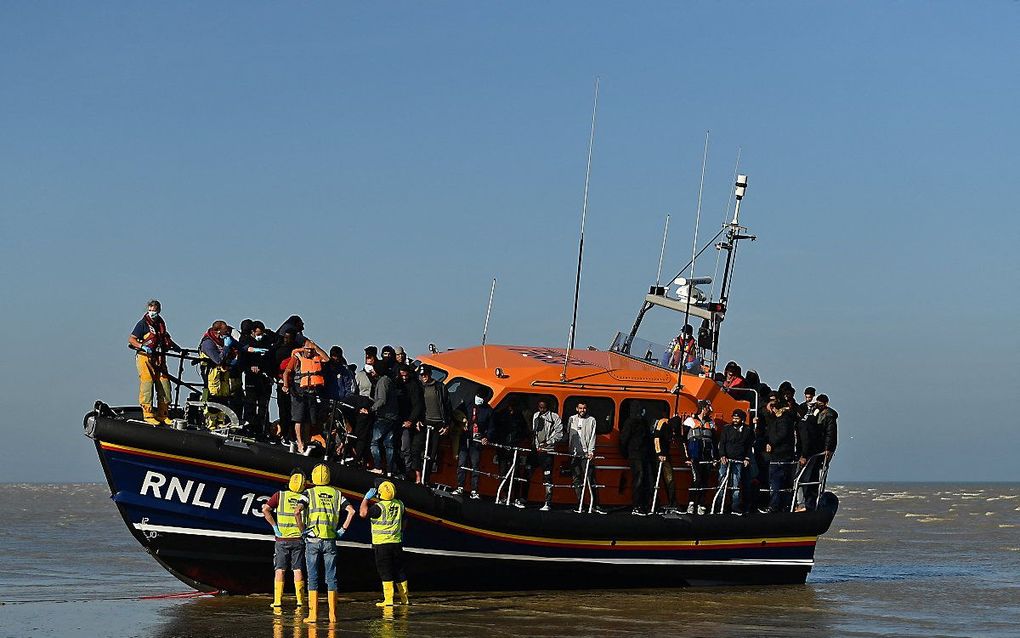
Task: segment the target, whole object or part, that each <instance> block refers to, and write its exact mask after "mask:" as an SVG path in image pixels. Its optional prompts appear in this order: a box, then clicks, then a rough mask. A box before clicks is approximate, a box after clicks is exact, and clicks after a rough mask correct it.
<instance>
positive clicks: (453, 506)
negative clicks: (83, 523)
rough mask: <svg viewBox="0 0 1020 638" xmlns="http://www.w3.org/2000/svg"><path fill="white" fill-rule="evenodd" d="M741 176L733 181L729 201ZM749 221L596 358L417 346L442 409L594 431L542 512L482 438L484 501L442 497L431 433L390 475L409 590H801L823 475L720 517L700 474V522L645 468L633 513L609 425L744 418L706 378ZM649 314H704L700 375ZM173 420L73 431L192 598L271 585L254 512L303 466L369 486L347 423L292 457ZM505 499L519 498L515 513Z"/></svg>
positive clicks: (348, 550)
mask: <svg viewBox="0 0 1020 638" xmlns="http://www.w3.org/2000/svg"><path fill="white" fill-rule="evenodd" d="M741 181H743V184H741ZM745 186H746V178H745V177H743V176H740V178H738V183H737V187H738V197H737V202H738V210H739V199H740V196H741V195H742V192H743V191H742V189H743V187H745ZM745 231H746V229H744V228H743V227H742V226H740V225H739V222H738V218H737V215H736V214H734V218H733V221H732V222H731V223H729V224H726V225H724V227H723V231H720V234H725V238H724V240H723V241H722V242H720V243H719V244H718V245H717V248H718V249H720V250H726V251H727V252H728V255H727V260H726V268H725V272H724V277H723V286H722V296H721V298H720V299H719V300H716V301H713V300H712V299H707V298H704V297H705V296H704V295H699V294H697V292H698V291H697V289H696V288H695V287H694V284H696V283H698V282H699V281H705V280H704V279H702V280H698V279H693V278H692V279H689V280H688V279H684V278H677V279H676V280H674V283H676V284H677V286H678V287H677V292H672V291H670V290H669V289H668V287H660V286H658V285H656V286H653V287H651V289H650V290H649V293H648V294H647V295H646V296H645V298H644V300H643V303H642V306H641V311H640V312H639V314H638V317H637V320H636V321H635V323H634V327H633V329H632V330H631V331H630V332H629V333H626V334H623V333H621V334H618V335H617V337H616V339H614V340H613V343H612V345H611V346H610V347H609V348H606V349H605V350H599V349H593V348H589V349H574V348H551V347H535V346H518V345H480V346H476V347H470V348H463V349H455V350H449V351H445V352H441V351H439V349H438V348H436V347H434V346H430V348H429V352H427V353H426V354H422V355H421V356H419V357H418V359H417V360H416V362H417V363H418V364H419V365H428V366H430V367H431V368H432V369H433V371H434V372H433V378H435V379H437V380H438V381H440V382H441V383H443V384H445V386H446V389H447V391H448V393H449V395H450V398H451V404H452V405H453V406H454V407H457V406H459V405H470V404H471V401H473V399H474V396H475V395H476V394H478V393H479V390H483V392H482V393H483V394H484V395H486V396H488V397H491V398H490V402H491V404H492V406H493V407H494V409H495V410H496V411H497V412H498V411H500V410H501V409H504V408H506V407H507V406H509V405H511V404H512V405H514V406H515V408H516V409H517V410H519V411H520V412H521V413H522V415H523V417H524V420H525V422H529V421H530V416H531V414H532V413H533V412H534V410H535V408H536V406H537V404H538V402H539V401H544V402H545V403H546V404H547V406H548V407H549V408H550V409H552V410H554V411H556V412H558V413H559V414H560V415H561V416H562V418H563V422H564V424H565V423H566V422H567V418H568V417H569V415H571V414H573V413H574V410H575V408H576V406H577V404H578V403H582V402H583V403H585V404H586V405H587V407H588V411H589V414H591V415H592V416H594V417H595V419H596V424H597V425H596V445H595V453H594V458H593V459H592V461H591V462H592V463H593V466H594V467H593V470H594V471H593V472H592V473H591V476H593V477H594V479H593V480H594V483H593V484H588V482H587V481H585V482H584V483H583V484H582V485H580V486H579V487H580V490H577V489H575V488H576V487H578V486H575V485H574V484H573V480H572V477H570V476H568V475H569V474H570V472H569V469H570V464H571V462H572V461H574V457H572V456H571V455H570V453H569V451H568V449H567V446H566V445H565V444H561V446H562V447H561V448H560V449H559V450H558V451H557V454H556V455H555V456H554V459H555V462H554V467H553V472H552V478H551V479H550V480H549V484H550V486H551V487H552V490H553V504H552V507H551V508H550V509H544V508H541V507H540V504H542V502H543V500H544V490H545V485H544V481H545V479H542V480H541V481H536V482H533V483H528V482H527V476H526V475H525V473H524V472H523V471H521V468H522V467H523V465H524V463H523V461H522V458H523V455H526V454H527V449H526V446H524V444H518V445H514V444H513V443H511V444H506V443H505V442H504V443H502V444H500V445H497V444H495V443H490V444H488V445H487V446H483V449H482V454H481V461H480V465H479V467H477V468H476V469H474V470H472V469H471V468H467V470H468V471H475V472H477V473H478V475H479V492H480V495H481V497H480V498H477V499H473V498H470V497H469V495H467V494H464V493H462V492H458V491H457V490H456V483H457V481H456V474H457V470H458V464H457V454H456V449H455V448H456V445H457V437H455V436H450V435H446V436H439V434H438V433H436V436H437V439H436V441H437V445H436V446H435V451H434V452H433V453H432V455H431V456H430V457H428V458H427V459H426V461H427V462H426V463H425V465H426V468H427V472H426V474H425V477H424V480H423V482H422V483H416V482H414V481H409V480H401V479H399V478H394V479H393V480H394V482H395V484H396V487H397V494H398V497H399V498H400V499H401V500H402V501H403V502H404V504H405V506H406V512H407V516H408V520H407V524H406V528H405V531H404V547H405V552H406V553H407V554H408V556H407V573H408V578H409V580H410V582H412V583H413V586H414V588H415V589H416V590H473V591H477V590H497V591H498V590H506V591H520V590H529V589H567V588H585V589H593V588H629V587H684V586H700V585H782V584H793V583H803V582H805V580H806V578H807V576H808V573H809V572H810V570H811V568H812V566H813V564H814V556H815V547H816V543H817V540H818V538H819V536H821V535H822V534H824V533H825V532H826V531H827V530H828V529H829V526H830V524H831V523H832V520H833V518H834V516H835V514H836V511H837V508H838V500H837V498H836V497H835V496H834V495H833V494H831V493H830V492H827V491H825V488H824V476H825V470H824V469H823V471H822V473H821V478H820V480H819V481H818V482H816V483H815V485H816V486H817V487H818V489H819V498H818V500H817V506H816V507H815V508H814V509H813V510H811V511H808V512H797V513H794V512H778V513H769V514H757V513H752V514H749V515H745V516H733V515H730V514H725V513H723V512H725V511H726V507H725V505H726V501H727V496H728V494H727V492H728V490H727V489H726V487H725V485H724V486H722V487H720V486H717V485H714V484H711V483H710V484H709V487H708V488H707V489H709V490H711V493H710V494H709V495H708V496H709V497H710V498H709V499H707V500H710V501H711V502H712V507H711V508H710V509H709V510H708V511H706V512H705V513H704V514H699V513H698V512H697V511H694V512H692V513H687V511H686V510H675V509H669V508H666V507H664V505H665V504H666V503H667V501H668V498H667V495H666V494H665V493H664V489H665V488H664V487H663V485H662V484H661V483H660V481H659V478H661V468H659V469H660V472H658V473H657V477H656V485H655V491H654V496H655V500H654V501H653V502H652V503H650V504H649V505H650V509H651V512H652V513H651V514H650V515H644V516H638V515H634V514H632V512H631V502H632V493H631V489H632V484H631V483H632V481H631V476H630V467H629V463H628V462H627V461H626V460H625V459H624V458H623V457H622V456H621V454H620V451H619V449H618V435H619V430H620V426H621V424H622V423H623V421H624V420H625V419H626V418H627V416H628V415H631V414H639V415H644V418H646V419H647V422H648V423H649V424H650V423H651V422H653V421H654V420H655V419H656V418H659V416H660V415H680V416H683V415H689V414H693V413H695V412H696V406H697V404H698V402H699V401H710V402H711V404H712V408H713V412H714V414H713V416H714V418H715V419H716V421H717V422H726V421H728V420H729V417H730V415H731V414H732V412H733V410H736V409H742V410H744V411H745V412H748V413H749V414H751V415H753V414H755V413H756V411H757V393H756V392H754V391H743V392H741V391H734V390H729V391H726V390H724V388H723V386H722V385H721V384H720V383H719V382H718V380H717V379H716V378H715V377H714V371H715V366H716V360H717V352H718V341H719V327H720V325H721V322H722V319H723V315H724V313H725V310H726V302H727V298H726V295H727V288H726V281H727V279H728V277H729V272H730V268H731V262H732V260H731V259H730V257H731V256H732V255H733V254H734V252H735V250H736V245H737V243H738V242H739V241H740V240H742V239H753V237H751V236H749V235H747V234H746V232H745ZM716 237H717V238H718V237H719V235H717V236H716ZM714 239H715V238H713V241H714ZM655 307H661V308H666V309H668V310H672V311H676V312H681V313H682V314H683V315H684V321H685V322H686V321H688V320H689V319H690V318H692V317H694V318H701V320H702V329H701V330H700V331H699V333H700V334H699V335H698V337H699V338H698V342H699V349H700V356H699V361H700V362H701V364H700V365H701V367H700V368H696V369H693V370H692V371H691V372H689V373H685V372H683V371H678V370H676V369H674V368H672V367H670V363H671V361H670V360H669V359H670V357H668V356H664V355H665V353H666V352H667V351H668V349H667V348H666V347H664V346H656V345H655V344H652V343H650V342H647V341H643V340H641V339H639V338H638V337H636V333H637V331H638V328H639V326H640V323H641V320H642V318H643V317H644V315H645V313H647V312H648V311H649V310H651V309H652V308H655ZM182 368H183V365H182ZM204 407H208V406H204ZM171 416H172V417H174V421H175V423H176V427H153V426H150V425H148V424H146V423H145V422H144V421H143V420H142V413H141V409H140V408H139V407H138V406H127V407H109V406H107V405H106V404H104V403H102V402H97V403H96V405H95V407H94V409H93V410H92V411H90V412H89V413H88V414H87V415H86V416H85V420H84V426H85V433H86V435H87V436H88V437H90V438H91V439H93V440H94V442H95V448H96V452H97V453H98V455H99V459H100V462H101V463H102V467H103V471H104V473H105V475H106V479H107V482H108V483H109V486H110V491H111V495H112V499H113V501H114V503H115V504H116V506H117V508H118V510H119V512H120V514H121V516H122V518H123V520H124V522H125V524H126V525H127V528H128V530H129V531H130V533H131V534H132V535H133V536H134V537H135V539H136V540H137V541H138V542H139V543H140V544H141V545H142V546H143V547H144V548H145V549H146V551H148V552H149V554H150V555H151V556H152V557H153V558H154V559H155V560H156V561H157V562H158V563H159V564H160V565H162V566H163V567H164V568H166V569H167V570H168V571H169V572H170V573H172V574H174V575H175V576H177V577H178V578H179V579H181V580H182V581H183V582H185V583H187V584H188V585H190V586H192V587H194V588H196V589H198V590H202V591H220V592H228V593H236V594H247V593H257V592H269V591H270V589H271V584H272V580H273V579H272V574H273V567H272V556H273V534H272V530H271V529H270V528H269V526H268V525H267V524H266V522H265V520H264V519H263V517H262V512H261V506H262V503H263V502H265V501H266V500H267V499H268V498H269V497H270V496H271V495H272V494H273V493H274V492H276V491H278V490H280V489H282V488H283V487H284V486H285V485H286V482H287V478H288V476H289V475H290V473H291V470H292V469H293V468H296V467H297V468H302V469H304V470H305V471H306V472H309V473H310V471H311V469H312V467H313V466H314V465H316V464H318V463H320V462H326V463H327V464H328V465H329V466H330V470H331V475H332V484H333V485H334V486H336V487H337V488H339V489H340V490H341V491H342V492H343V493H344V495H345V496H346V497H347V498H349V499H351V500H352V501H354V502H358V501H360V500H361V498H362V496H363V495H364V494H365V493H366V492H367V491H368V490H369V489H371V488H372V487H373V486H375V485H376V484H377V483H378V482H379V480H380V477H379V475H378V474H376V473H372V472H371V471H368V470H366V469H364V468H362V467H357V466H355V465H354V464H352V463H350V462H349V459H346V458H344V455H342V454H340V455H337V454H335V453H334V451H333V448H334V446H333V445H332V444H326V443H327V441H326V439H330V438H331V437H338V436H339V437H341V438H342V437H344V436H349V428H346V427H343V426H340V427H338V428H337V429H336V431H334V432H331V433H325V434H326V436H325V438H322V437H320V438H319V441H320V443H321V444H322V445H320V446H319V447H317V448H315V449H316V453H315V454H312V455H309V456H304V455H298V454H295V453H294V452H293V451H292V450H290V449H288V448H287V447H285V446H282V445H274V444H269V443H266V442H261V441H255V440H252V439H250V438H245V437H244V436H241V435H240V434H238V433H237V432H236V431H234V430H231V429H230V428H226V429H222V430H220V431H218V432H213V431H210V430H209V429H207V428H205V427H203V426H202V425H201V424H197V425H196V424H191V425H189V421H190V420H191V419H188V418H186V411H185V409H184V408H183V407H182V406H177V407H175V408H174V409H173V410H172V411H171ZM334 440H335V438H334ZM500 454H502V455H510V456H511V457H512V461H511V462H510V463H509V464H507V463H505V462H504V464H503V468H504V471H502V472H501V471H500V465H499V464H498V463H497V460H496V457H497V456H498V455H500ZM505 458H506V456H504V459H505ZM681 458H682V456H681V455H680V454H679V453H678V450H674V451H673V453H672V462H673V463H674V464H675V466H674V468H673V469H674V471H675V474H674V476H675V477H676V480H675V484H674V489H675V494H674V496H675V498H676V501H677V502H678V503H687V502H688V500H689V497H690V495H691V494H692V492H691V490H692V487H691V480H690V477H691V470H690V468H689V467H687V466H686V465H685V464H684V463H683V462H682V461H681V460H680V459H681ZM514 461H516V462H514ZM507 465H509V468H510V469H509V470H507V469H506V467H507ZM706 469H707V471H709V472H710V473H711V474H713V475H714V474H715V473H716V470H715V469H711V468H706ZM536 474H537V475H538V476H541V473H536ZM586 490H587V493H588V494H589V495H590V494H591V492H592V491H593V490H597V492H598V497H599V505H600V506H601V507H602V508H604V509H605V510H607V511H608V513H606V514H605V515H601V514H600V513H598V512H596V510H595V508H594V507H592V502H591V498H590V496H588V498H587V500H585V493H586ZM579 491H580V496H579V494H578V492H579ZM511 494H515V495H516V496H523V498H524V499H526V500H527V501H528V503H527V504H526V505H525V507H523V508H521V507H515V506H514V505H515V504H514V503H513V502H512V500H511ZM747 496H750V497H751V498H752V499H753V497H754V495H753V494H752V495H747ZM339 548H340V549H339V554H338V556H339V566H340V567H339V569H338V572H339V577H340V582H341V587H343V588H344V589H346V590H351V591H357V590H366V591H367V590H375V589H377V587H378V578H377V576H376V570H375V564H374V557H373V552H372V548H371V542H370V534H369V526H368V524H367V523H366V522H364V521H361V520H359V521H357V522H356V523H355V524H354V525H352V527H351V529H350V530H349V531H348V533H347V534H346V535H345V536H344V537H343V540H342V541H340V542H339Z"/></svg>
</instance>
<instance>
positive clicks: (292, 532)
mask: <svg viewBox="0 0 1020 638" xmlns="http://www.w3.org/2000/svg"><path fill="white" fill-rule="evenodd" d="M300 502H301V494H300V493H299V492H291V491H290V490H281V491H280V504H279V505H277V506H276V526H277V527H279V528H280V538H301V528H300V527H298V523H297V516H295V513H296V512H297V506H298V504H299V503H300Z"/></svg>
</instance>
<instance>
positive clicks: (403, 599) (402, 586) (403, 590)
mask: <svg viewBox="0 0 1020 638" xmlns="http://www.w3.org/2000/svg"><path fill="white" fill-rule="evenodd" d="M397 593H398V594H400V604H401V605H410V604H411V603H409V602H408V601H407V581H406V580H405V581H404V582H402V583H397Z"/></svg>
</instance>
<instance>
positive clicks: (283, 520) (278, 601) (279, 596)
mask: <svg viewBox="0 0 1020 638" xmlns="http://www.w3.org/2000/svg"><path fill="white" fill-rule="evenodd" d="M304 489H305V475H304V472H302V471H301V469H300V468H295V469H293V470H291V473H290V480H289V481H288V482H287V489H285V490H280V491H279V492H276V493H275V494H273V495H272V496H270V497H269V500H268V501H266V504H265V505H263V506H262V517H263V518H265V519H266V522H267V523H269V524H270V525H271V526H272V527H273V534H274V536H275V538H276V544H275V546H274V548H273V568H274V569H275V578H274V580H273V604H272V605H271V606H272V607H273V608H275V609H279V608H280V606H281V605H282V600H283V583H284V578H285V576H286V575H287V570H291V571H292V572H294V595H295V597H296V598H297V606H298V607H303V606H304V604H305V576H304V569H305V542H304V541H303V540H302V538H301V535H302V532H303V531H304V528H305V522H304V509H305V506H306V505H307V504H308V498H307V497H305V495H304ZM273 512H276V515H275V516H274V515H273Z"/></svg>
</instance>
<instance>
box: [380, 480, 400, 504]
mask: <svg viewBox="0 0 1020 638" xmlns="http://www.w3.org/2000/svg"><path fill="white" fill-rule="evenodd" d="M396 495H397V487H396V486H395V485H394V484H393V483H391V482H389V481H383V482H382V483H380V484H379V498H381V499H382V500H384V501H392V500H393V497H394V496H396Z"/></svg>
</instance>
